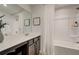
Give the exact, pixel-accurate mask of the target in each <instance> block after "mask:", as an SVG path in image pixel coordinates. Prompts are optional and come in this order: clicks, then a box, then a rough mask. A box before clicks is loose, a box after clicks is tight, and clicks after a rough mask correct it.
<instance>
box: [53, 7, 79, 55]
mask: <svg viewBox="0 0 79 59" xmlns="http://www.w3.org/2000/svg"><path fill="white" fill-rule="evenodd" d="M76 16H79V12H78V11H77V10H76V9H74V7H71V6H70V7H66V8H65V7H64V8H61V9H59V10H56V20H55V40H59V41H68V42H74V43H75V40H76V39H72V36H71V35H72V34H73V33H72V30H71V26H70V24H71V22H70V21H72V20H76V19H77V18H74V17H76ZM54 50H55V54H60V55H63V54H65V55H69V54H70V55H73V54H78V55H79V53H78V52H79V51H77V50H73V49H68V48H63V47H57V46H56V47H55V48H54Z"/></svg>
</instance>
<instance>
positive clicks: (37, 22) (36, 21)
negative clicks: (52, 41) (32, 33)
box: [33, 17, 40, 26]
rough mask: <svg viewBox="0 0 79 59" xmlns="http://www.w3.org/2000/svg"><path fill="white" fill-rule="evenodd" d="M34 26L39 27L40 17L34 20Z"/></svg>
mask: <svg viewBox="0 0 79 59" xmlns="http://www.w3.org/2000/svg"><path fill="white" fill-rule="evenodd" d="M33 25H34V26H39V25H40V17H35V18H33Z"/></svg>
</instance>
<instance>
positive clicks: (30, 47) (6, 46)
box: [0, 33, 40, 55]
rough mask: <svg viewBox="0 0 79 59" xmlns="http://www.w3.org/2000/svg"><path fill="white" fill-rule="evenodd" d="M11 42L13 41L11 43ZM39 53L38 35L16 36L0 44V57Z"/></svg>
mask: <svg viewBox="0 0 79 59" xmlns="http://www.w3.org/2000/svg"><path fill="white" fill-rule="evenodd" d="M11 40H13V41H11ZM39 51H40V34H39V33H36V34H35V33H31V34H29V35H28V36H24V35H21V36H17V37H13V38H10V37H9V39H8V41H6V39H5V41H4V42H3V43H0V55H38V54H39Z"/></svg>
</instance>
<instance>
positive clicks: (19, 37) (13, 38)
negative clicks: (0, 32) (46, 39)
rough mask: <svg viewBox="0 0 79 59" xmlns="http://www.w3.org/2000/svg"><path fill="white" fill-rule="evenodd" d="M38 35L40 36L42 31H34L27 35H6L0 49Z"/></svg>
mask: <svg viewBox="0 0 79 59" xmlns="http://www.w3.org/2000/svg"><path fill="white" fill-rule="evenodd" d="M37 36H40V33H35V32H33V33H30V34H28V35H27V36H26V35H24V34H20V35H11V36H7V37H5V39H4V41H3V42H2V43H0V51H3V50H5V49H8V48H10V47H12V46H15V45H17V44H20V43H22V42H25V41H28V40H30V39H32V38H34V37H37Z"/></svg>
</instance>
